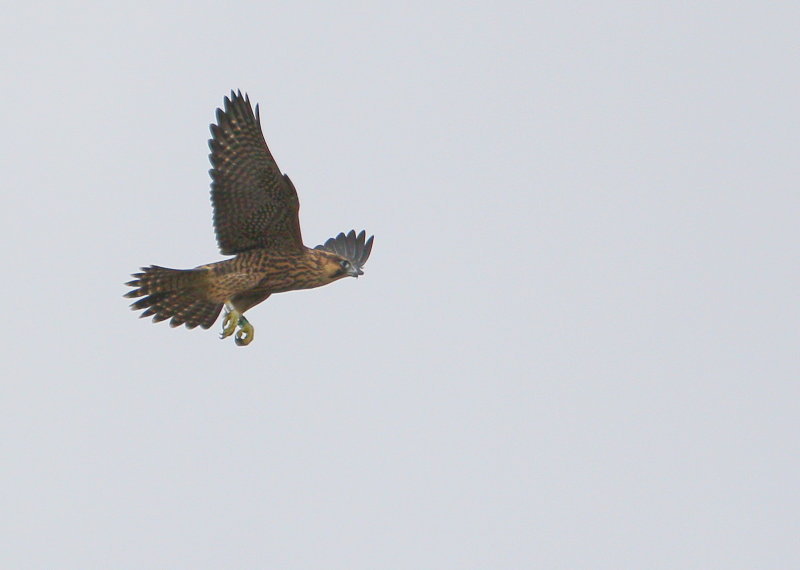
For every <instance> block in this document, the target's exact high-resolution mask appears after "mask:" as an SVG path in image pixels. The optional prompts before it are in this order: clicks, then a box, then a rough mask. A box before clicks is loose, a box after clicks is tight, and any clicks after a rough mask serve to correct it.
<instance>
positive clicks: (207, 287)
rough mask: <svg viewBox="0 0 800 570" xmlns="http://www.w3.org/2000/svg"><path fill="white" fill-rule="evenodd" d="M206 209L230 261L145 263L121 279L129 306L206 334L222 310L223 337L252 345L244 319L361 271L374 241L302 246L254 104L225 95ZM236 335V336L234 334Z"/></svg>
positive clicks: (288, 187) (341, 238)
mask: <svg viewBox="0 0 800 570" xmlns="http://www.w3.org/2000/svg"><path fill="white" fill-rule="evenodd" d="M210 129H211V138H210V139H209V141H208V145H209V148H210V149H211V154H209V160H210V161H211V170H210V171H209V174H210V175H211V204H212V207H213V211H214V216H213V220H214V230H215V234H216V238H217V244H218V246H219V250H220V252H221V253H222V254H223V255H233V256H234V257H232V258H230V259H225V260H223V261H217V262H215V263H209V264H206V265H200V266H198V267H195V268H194V269H170V268H167V267H161V266H158V265H150V266H147V267H142V268H141V271H140V272H139V273H133V274H132V275H131V276H132V277H133V280H131V281H128V282H127V283H125V285H127V286H128V287H131V288H132V290H130V291H128V292H127V293H125V295H124V296H125V297H127V298H134V299H135V298H138V300H137V301H135V302H133V303H132V304H131V305H130V307H131V309H133V310H134V311H138V310H142V311H143V312H142V313H141V314H140V315H139V316H140V317H149V316H152V317H153V322H161V321H165V320H167V319H169V324H170V326H171V327H178V326H181V325H186V328H188V329H193V328H195V327H198V326H199V327H201V328H203V329H208V328H210V327H211V326H212V325H213V324H214V323H215V322H216V320H217V318H218V317H219V315H220V312H221V311H222V309H223V308H224V309H225V315H224V318H223V322H222V333H221V335H220V338H222V339H225V338H228V337H230V336H231V335H234V340H235V343H236V345H237V346H247V345H249V344H250V343H251V342H252V340H253V338H254V337H255V328H254V327H253V325H252V324H250V322H249V321H248V320H247V318H245V316H244V313H245V311H247V310H248V309H251V308H253V307H254V306H256V305H258V304H259V303H261V302H262V301H265V300H266V299H267V298H268V297H269V296H270V295H272V294H274V293H283V292H285V291H294V290H298V289H312V288H315V287H321V286H323V285H328V284H329V283H333V282H334V281H338V280H339V279H342V278H345V277H356V278H358V277H359V276H360V275H363V274H364V270H363V267H364V264H365V263H366V262H367V259H369V256H370V253H371V252H372V244H373V241H374V236H370V237H369V238H368V239H367V238H366V232H365V231H364V230H362V231H361V232H359V233H358V234H356V232H355V230H350V231H349V232H348V233H347V234H345V233H344V232H341V233H339V234H338V235H337V236H336V237H332V238H330V239H328V240H327V241H325V242H324V243H323V244H321V245H318V246H316V247H314V248H310V247H306V246H305V245H303V239H302V235H301V232H300V220H299V216H298V213H299V209H300V202H299V199H298V197H297V190H296V189H295V187H294V184H292V181H291V180H290V179H289V177H288V176H287V175H286V174H284V173H282V172H281V170H280V168H279V167H278V164H277V163H276V162H275V159H274V158H273V156H272V153H271V152H270V150H269V148H268V147H267V142H266V140H265V138H264V134H263V131H262V128H261V116H260V112H259V108H258V105H256V106H255V111H254V110H253V107H252V105H251V104H250V97H249V96H248V95H247V94H246V93H245V95H244V96H243V95H242V92H241V90H238V91H231V94H230V97H225V99H224V103H223V106H222V107H221V108H218V109H217V112H216V123H212V124H211V126H210ZM234 333H235V334H234Z"/></svg>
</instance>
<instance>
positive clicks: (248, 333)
mask: <svg viewBox="0 0 800 570" xmlns="http://www.w3.org/2000/svg"><path fill="white" fill-rule="evenodd" d="M254 336H255V329H254V328H253V325H251V324H250V322H249V321H248V320H247V319H245V318H244V317H241V318H240V319H239V330H238V331H236V336H235V337H234V339H233V340H234V341H235V342H236V346H247V345H248V344H250V343H251V342H253V337H254Z"/></svg>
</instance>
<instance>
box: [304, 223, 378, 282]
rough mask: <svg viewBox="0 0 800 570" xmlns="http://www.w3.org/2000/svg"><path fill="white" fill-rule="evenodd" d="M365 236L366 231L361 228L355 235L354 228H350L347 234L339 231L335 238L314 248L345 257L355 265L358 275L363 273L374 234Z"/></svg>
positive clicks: (370, 251)
mask: <svg viewBox="0 0 800 570" xmlns="http://www.w3.org/2000/svg"><path fill="white" fill-rule="evenodd" d="M366 237H367V232H365V231H364V230H361V232H359V234H358V235H356V231H355V230H350V231H349V232H348V233H347V235H345V234H344V232H342V233H340V234H339V235H338V236H336V237H335V238H329V239H328V240H327V241H326V242H325V243H324V244H323V245H318V246H317V247H315V248H314V249H323V250H325V251H330V252H331V253H335V254H336V255H338V256H340V257H343V258H345V259H346V260H348V261H349V262H350V263H352V264H353V266H355V268H356V271H357V272H358V274H359V275H364V271H363V270H362V268H363V267H364V264H365V263H366V262H367V259H369V254H370V253H372V241H373V240H374V239H375V236H370V237H369V239H365V238H366Z"/></svg>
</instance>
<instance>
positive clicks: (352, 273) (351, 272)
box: [347, 264, 364, 279]
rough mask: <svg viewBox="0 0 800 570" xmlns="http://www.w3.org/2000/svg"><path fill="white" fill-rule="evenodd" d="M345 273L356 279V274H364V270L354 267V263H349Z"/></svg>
mask: <svg viewBox="0 0 800 570" xmlns="http://www.w3.org/2000/svg"><path fill="white" fill-rule="evenodd" d="M347 275H349V276H350V277H355V278H356V279H358V276H359V275H364V272H363V271H361V268H360V267H356V266H355V265H352V264H351V265H350V268H349V269H348V270H347Z"/></svg>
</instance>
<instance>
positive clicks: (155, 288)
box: [125, 265, 222, 329]
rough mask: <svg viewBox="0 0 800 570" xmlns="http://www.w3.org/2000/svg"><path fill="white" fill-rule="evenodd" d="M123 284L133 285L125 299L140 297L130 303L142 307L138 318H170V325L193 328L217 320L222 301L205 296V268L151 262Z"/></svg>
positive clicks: (133, 307)
mask: <svg viewBox="0 0 800 570" xmlns="http://www.w3.org/2000/svg"><path fill="white" fill-rule="evenodd" d="M133 277H134V279H133V280H131V281H128V282H127V283H126V285H128V286H129V287H133V290H132V291H128V293H126V294H125V296H126V297H128V298H136V297H142V298H141V299H139V300H138V301H135V302H134V303H132V304H131V309H133V310H134V311H139V310H142V309H144V311H143V312H142V314H141V315H139V316H140V317H150V316H152V317H153V322H154V323H158V322H161V321H166V320H167V319H172V320H170V323H169V325H170V326H171V327H179V326H181V325H183V324H185V325H186V328H189V329H193V328H195V327H197V326H200V327H202V328H204V329H207V328H209V327H210V326H211V325H213V324H214V322H215V321H216V320H217V317H218V316H219V313H220V311H222V303H215V302H213V301H208V300H207V299H205V297H204V295H203V292H204V290H205V286H206V283H207V282H206V270H205V269H168V268H166V267H159V266H157V265H152V266H150V267H142V272H141V273H134V274H133Z"/></svg>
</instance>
